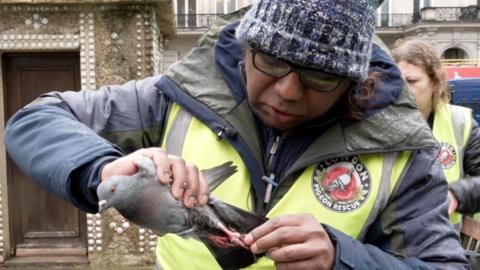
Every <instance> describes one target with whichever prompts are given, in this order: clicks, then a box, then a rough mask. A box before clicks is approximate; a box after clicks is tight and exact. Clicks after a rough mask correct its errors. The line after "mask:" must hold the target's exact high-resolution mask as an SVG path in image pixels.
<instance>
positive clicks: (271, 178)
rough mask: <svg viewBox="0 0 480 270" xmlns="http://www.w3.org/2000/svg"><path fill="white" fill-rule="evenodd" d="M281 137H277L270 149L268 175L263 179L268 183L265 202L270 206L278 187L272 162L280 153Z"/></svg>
mask: <svg viewBox="0 0 480 270" xmlns="http://www.w3.org/2000/svg"><path fill="white" fill-rule="evenodd" d="M280 137H281V136H278V135H277V138H276V139H275V142H274V143H273V145H272V148H270V151H269V153H268V154H269V155H268V162H267V175H268V176H267V175H265V176H263V177H262V180H263V181H265V182H266V183H267V188H266V190H265V197H264V198H263V202H264V203H265V204H268V202H269V201H270V198H271V195H272V191H273V188H274V187H277V186H278V183H277V182H276V181H275V174H274V173H273V172H272V168H271V165H272V160H273V157H274V156H275V154H276V153H277V151H278V147H279V146H280V141H281V140H280Z"/></svg>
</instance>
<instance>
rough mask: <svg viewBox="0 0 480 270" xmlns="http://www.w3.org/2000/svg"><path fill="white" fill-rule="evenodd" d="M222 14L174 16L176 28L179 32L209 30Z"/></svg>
mask: <svg viewBox="0 0 480 270" xmlns="http://www.w3.org/2000/svg"><path fill="white" fill-rule="evenodd" d="M220 15H222V14H176V21H175V23H176V26H177V29H179V30H198V29H206V28H209V27H210V26H211V25H212V24H213V22H214V21H215V20H216V19H217V17H218V16H220Z"/></svg>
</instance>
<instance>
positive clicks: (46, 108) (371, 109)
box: [5, 18, 469, 269]
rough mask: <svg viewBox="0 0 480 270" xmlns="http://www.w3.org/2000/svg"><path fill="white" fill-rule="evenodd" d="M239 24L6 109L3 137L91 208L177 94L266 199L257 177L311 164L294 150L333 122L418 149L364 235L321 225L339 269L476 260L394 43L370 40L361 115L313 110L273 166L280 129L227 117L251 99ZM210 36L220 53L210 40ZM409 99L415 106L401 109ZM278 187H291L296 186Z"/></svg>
mask: <svg viewBox="0 0 480 270" xmlns="http://www.w3.org/2000/svg"><path fill="white" fill-rule="evenodd" d="M227 19H228V18H227ZM235 26H236V24H233V25H229V26H227V27H225V28H223V30H222V31H221V32H218V33H216V32H215V29H218V28H216V27H218V25H217V26H214V27H213V29H214V30H212V32H210V33H207V34H206V35H204V37H203V38H202V40H201V42H199V45H198V46H197V47H196V48H195V50H194V51H195V52H196V53H191V54H189V55H188V56H187V57H186V58H185V59H184V60H182V61H181V62H180V63H179V64H176V65H174V66H173V67H172V68H171V69H170V71H169V72H167V73H166V75H164V76H155V77H150V78H147V79H144V80H141V81H130V82H128V83H126V84H124V85H116V86H106V87H103V88H101V89H100V90H97V91H81V92H63V93H58V92H52V93H49V94H47V95H45V96H43V97H42V98H40V99H38V100H37V101H36V102H34V103H32V104H30V105H28V106H26V107H25V108H24V109H22V110H20V111H19V112H18V113H16V114H15V115H14V116H13V117H12V118H11V119H10V120H9V122H8V124H7V129H6V138H5V140H6V146H7V149H8V152H9V153H10V155H11V157H12V158H13V159H14V160H15V161H16V162H17V163H18V165H19V166H20V168H21V169H23V170H24V171H25V172H26V173H27V174H28V175H30V176H32V177H33V178H34V179H36V181H38V182H39V183H40V184H41V185H42V186H43V187H44V188H45V189H47V190H49V191H51V192H53V193H55V194H57V195H58V196H59V197H61V198H63V199H65V200H66V201H68V202H70V203H72V204H73V205H75V206H77V207H79V208H81V209H83V210H85V211H88V212H96V211H97V203H98V198H97V197H96V188H97V186H98V184H99V173H100V171H101V168H102V166H103V165H104V164H105V163H106V162H108V161H110V160H112V159H115V158H118V157H120V156H123V155H125V154H126V153H128V152H132V151H134V150H136V149H138V148H142V147H151V146H158V145H160V144H161V142H162V136H163V131H164V125H165V120H166V118H167V115H168V110H169V108H170V106H171V104H172V102H175V103H178V104H180V105H181V106H182V107H183V108H185V109H187V110H188V111H189V112H190V113H191V114H192V115H193V116H195V117H197V118H198V119H200V120H201V121H202V122H204V123H205V124H206V125H207V126H209V127H210V128H211V129H212V130H213V131H214V132H215V133H219V132H220V131H224V132H223V133H221V134H222V136H221V138H220V139H224V140H228V141H229V143H230V144H231V145H233V146H234V147H235V149H236V150H237V151H238V153H239V154H240V155H241V157H242V159H243V161H244V162H245V164H246V166H247V168H248V170H249V173H250V176H251V181H252V186H253V187H254V190H253V192H254V194H255V195H256V196H255V197H256V198H257V201H261V200H262V199H263V195H264V193H265V185H264V183H263V182H262V180H261V177H262V176H263V175H266V174H267V171H273V172H275V173H276V174H277V175H279V177H278V179H279V180H278V181H279V182H285V183H288V181H291V179H294V177H291V176H292V175H294V174H295V173H297V172H298V171H299V170H301V168H304V166H300V167H298V168H297V167H296V166H297V165H298V163H296V162H295V161H296V160H297V159H298V158H299V156H300V155H301V154H302V153H304V152H305V151H306V150H305V149H307V148H309V147H310V146H311V144H313V143H314V141H315V139H316V137H318V136H320V135H321V134H322V133H324V132H325V131H326V130H328V127H329V126H330V125H334V124H338V125H339V126H341V127H342V128H343V130H344V131H345V134H355V136H351V137H345V138H343V140H344V141H342V142H340V143H342V144H345V146H346V147H345V149H344V151H345V153H344V154H352V155H353V154H361V153H382V152H401V151H403V150H410V151H412V153H413V155H412V157H411V162H409V164H408V165H407V168H405V170H404V174H403V178H402V180H401V181H400V182H399V185H398V186H396V187H395V188H394V190H393V193H392V195H391V196H390V198H389V200H388V202H386V205H385V208H384V209H380V210H379V213H378V215H377V216H376V217H375V218H374V219H373V220H371V224H369V225H368V226H367V228H366V230H365V231H364V233H363V235H362V236H361V237H360V239H358V240H356V239H352V238H351V237H349V236H347V235H345V234H344V233H342V232H340V231H337V230H335V228H331V227H329V226H325V228H326V230H327V232H328V233H329V235H330V237H331V239H332V240H333V242H334V243H335V246H336V252H335V254H336V257H335V267H334V269H469V267H468V263H467V261H466V260H465V257H464V255H463V250H462V248H461V246H460V244H459V241H458V236H457V235H456V232H455V231H454V229H453V227H452V226H451V225H450V223H449V220H448V214H447V203H446V200H445V197H446V192H447V184H446V181H445V179H444V176H443V172H442V170H441V168H440V166H439V164H438V163H437V162H436V156H437V154H438V146H437V144H436V143H435V142H434V140H433V139H432V137H431V134H430V132H429V128H428V126H427V125H426V123H425V122H424V121H421V119H422V116H421V115H420V113H418V112H417V111H416V110H415V106H414V105H413V104H414V102H413V100H412V98H411V96H409V94H408V93H407V91H405V89H404V87H403V81H402V79H401V76H400V73H399V70H398V69H397V68H396V66H395V64H394V62H393V60H392V59H391V58H390V57H389V56H388V54H387V53H385V51H383V50H382V49H381V47H380V46H378V45H374V48H373V52H372V60H371V67H370V71H371V72H373V71H376V72H380V73H382V74H383V76H382V80H381V81H380V82H379V84H378V87H377V89H376V91H375V96H374V97H372V98H371V99H370V100H369V102H368V103H365V104H363V105H364V107H365V108H368V111H367V112H366V118H365V119H364V120H362V121H351V120H348V119H343V118H342V117H341V115H342V114H341V113H342V109H341V108H335V109H334V111H331V112H329V113H328V115H330V117H329V119H328V120H330V121H331V123H328V121H324V120H327V119H322V121H320V120H317V121H313V122H312V123H308V124H306V125H305V126H303V127H300V128H298V129H295V131H292V132H289V133H288V134H287V135H286V136H284V137H282V143H281V145H280V147H279V150H278V151H279V152H278V153H277V154H276V156H277V157H276V158H275V159H274V160H273V161H272V162H271V164H270V165H269V166H267V165H266V162H265V160H267V159H268V153H267V152H266V149H269V148H270V146H271V145H272V144H273V143H274V141H275V140H276V132H275V130H273V129H271V128H269V127H267V126H265V125H263V124H262V123H261V122H260V121H258V120H254V119H255V116H254V115H251V118H249V119H241V120H242V121H243V122H255V123H254V124H253V125H251V127H252V128H251V129H250V130H249V132H245V130H242V129H240V128H237V127H238V125H241V124H242V121H238V122H235V121H234V120H232V119H226V118H224V117H221V115H222V113H223V112H222V110H223V109H224V108H225V106H226V105H225V104H227V105H228V106H230V107H231V108H239V107H240V104H245V103H246V102H247V99H246V92H245V85H244V83H243V81H242V80H243V79H244V78H243V76H242V72H241V68H239V66H240V67H241V60H242V59H243V50H242V47H241V46H240V45H239V44H238V43H237V42H236V40H235V38H234V31H235ZM221 29H222V28H221ZM212 46H214V47H215V50H214V54H215V55H214V60H212V59H213V56H212V55H209V52H210V51H209V50H207V49H206V48H207V47H208V48H209V47H212ZM202 57H203V58H205V59H203V58H202ZM205 61H206V62H205ZM209 61H213V63H211V62H209ZM202 62H203V64H202ZM211 69H218V70H219V73H220V74H221V77H222V78H221V79H222V80H223V81H225V82H226V84H227V85H228V88H229V91H230V92H229V93H210V92H208V84H209V83H215V82H211V81H205V79H203V80H202V76H201V74H202V73H205V72H210V71H211ZM199 74H200V75H199ZM191 84H196V85H197V86H198V84H201V85H205V89H206V90H205V91H204V92H201V93H192V92H189V91H188V88H189V85H191ZM197 88H198V87H197ZM352 91H355V90H352ZM353 95H355V92H354V93H353ZM247 103H248V102H247ZM405 110H406V111H409V112H411V113H409V114H408V115H403V114H402V113H401V112H403V111H405ZM408 119H410V120H411V121H410V122H407V121H409V120H408ZM412 119H418V121H413V120H412ZM326 122H327V124H325V123H326ZM347 129H348V132H346V131H347ZM250 131H251V132H250ZM336 139H337V138H330V141H331V142H335V141H336ZM252 141H256V142H258V143H257V144H256V145H258V146H260V147H258V149H263V150H260V151H255V150H252V148H251V147H249V146H248V145H251V142H252ZM113 142H114V143H113ZM259 160H260V162H259ZM262 161H263V162H262ZM319 161H320V160H315V162H319ZM304 165H305V164H304ZM308 165H309V164H308ZM267 167H268V168H267ZM282 186H283V187H284V189H288V186H289V185H288V184H285V185H282ZM284 192H285V190H283V191H282V190H281V189H279V190H276V191H274V195H273V197H274V199H273V200H272V201H271V203H270V204H269V205H266V206H265V207H264V205H263V204H261V203H259V204H257V208H256V211H257V212H258V213H262V212H263V213H265V212H267V211H268V209H269V208H271V205H273V204H275V197H281V194H282V193H284Z"/></svg>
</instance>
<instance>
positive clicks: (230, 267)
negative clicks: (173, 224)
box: [199, 236, 264, 270]
mask: <svg viewBox="0 0 480 270" xmlns="http://www.w3.org/2000/svg"><path fill="white" fill-rule="evenodd" d="M199 238H200V240H201V241H202V242H203V243H204V244H205V245H206V246H207V247H208V249H209V250H210V252H211V253H212V254H213V256H214V257H215V259H216V260H217V262H218V264H219V265H220V266H221V267H222V269H225V270H238V269H241V268H245V267H248V266H249V265H252V264H254V263H255V262H256V261H257V260H258V259H259V258H260V257H262V256H263V255H264V254H261V255H258V254H253V253H252V252H251V251H250V250H248V249H245V248H243V247H240V246H233V247H228V248H225V247H219V246H217V245H216V244H215V243H214V242H213V241H212V240H211V239H210V238H208V237H206V236H200V237H199Z"/></svg>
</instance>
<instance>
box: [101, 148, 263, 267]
mask: <svg viewBox="0 0 480 270" xmlns="http://www.w3.org/2000/svg"><path fill="white" fill-rule="evenodd" d="M135 163H136V165H137V167H138V171H137V173H136V174H134V175H132V176H125V175H118V176H112V177H109V178H108V179H107V180H106V181H103V182H102V183H101V184H100V185H99V186H98V189H97V195H98V198H99V212H102V211H104V210H106V209H108V208H111V207H113V208H115V209H116V210H117V211H118V212H119V213H120V214H121V215H122V216H123V217H125V218H126V219H127V220H129V221H131V222H133V223H135V224H137V225H139V226H141V227H144V228H148V229H150V230H152V231H153V232H154V233H156V234H157V235H159V236H162V235H164V234H167V233H173V234H176V235H179V236H181V237H192V238H195V239H198V240H200V241H202V242H203V243H204V244H205V245H206V246H207V248H208V249H209V250H210V252H211V253H212V254H213V256H214V257H215V259H216V260H217V262H218V263H219V265H220V266H221V267H222V268H223V269H240V268H244V267H247V266H249V265H251V264H253V263H255V262H256V261H257V260H258V259H259V258H260V257H261V256H263V255H264V254H253V253H252V252H251V251H250V249H249V247H248V246H246V245H245V244H244V243H243V241H242V239H243V236H244V234H246V233H248V232H250V231H251V230H252V229H254V228H256V227H257V226H259V225H261V224H263V223H264V222H266V221H267V218H266V217H264V216H262V215H257V214H253V213H250V212H248V211H245V210H243V209H240V208H238V207H236V206H233V205H230V204H227V203H225V202H222V201H221V200H219V199H216V198H214V197H210V198H209V200H208V203H207V205H204V206H199V205H197V206H195V207H193V208H186V207H185V206H184V205H183V203H182V202H181V201H180V200H177V199H175V197H173V195H172V193H171V185H170V184H163V183H161V182H160V181H159V179H158V177H157V174H156V167H155V164H154V162H153V160H152V159H150V158H148V157H144V156H140V157H138V158H136V159H135ZM235 172H236V166H233V165H232V162H231V161H230V162H226V163H224V164H222V165H219V166H217V167H213V168H211V169H208V170H204V171H202V174H203V176H204V178H205V179H206V180H207V181H208V183H209V188H210V190H213V189H214V188H215V187H216V186H218V185H219V184H221V183H222V182H223V181H224V180H225V179H227V178H228V177H230V176H231V175H232V174H234V173H235Z"/></svg>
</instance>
